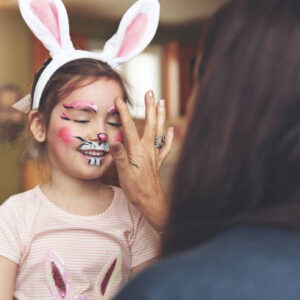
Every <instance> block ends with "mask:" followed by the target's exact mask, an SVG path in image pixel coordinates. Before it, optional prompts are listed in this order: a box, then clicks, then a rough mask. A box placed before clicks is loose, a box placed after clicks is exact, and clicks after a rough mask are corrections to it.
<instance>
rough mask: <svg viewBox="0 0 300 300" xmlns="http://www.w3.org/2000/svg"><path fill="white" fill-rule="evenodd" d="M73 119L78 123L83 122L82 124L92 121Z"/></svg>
mask: <svg viewBox="0 0 300 300" xmlns="http://www.w3.org/2000/svg"><path fill="white" fill-rule="evenodd" d="M73 121H74V122H76V123H82V124H85V123H88V122H90V120H73Z"/></svg>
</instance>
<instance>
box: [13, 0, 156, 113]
mask: <svg viewBox="0 0 300 300" xmlns="http://www.w3.org/2000/svg"><path fill="white" fill-rule="evenodd" d="M19 8H20V11H21V14H22V17H23V19H24V20H25V22H26V23H27V25H28V27H29V28H30V29H31V30H32V32H33V33H34V35H35V36H36V37H37V38H38V39H39V40H40V41H41V42H42V43H43V45H44V46H45V48H46V49H48V50H49V52H50V56H51V57H52V61H51V62H50V63H49V65H47V67H46V68H45V70H44V71H43V72H42V74H41V76H40V78H39V80H38V82H37V84H36V87H35V92H34V95H33V102H32V109H37V108H38V107H39V104H40V99H41V95H42V93H43V90H44V88H45V86H46V84H47V82H48V81H49V79H50V78H51V76H52V75H53V73H54V72H55V71H56V70H57V69H59V68H60V67H61V66H63V65H64V64H66V63H67V62H70V61H72V60H76V59H80V58H93V59H97V60H101V61H104V62H106V63H108V64H109V65H110V66H111V67H117V66H118V65H119V64H122V63H125V62H127V61H128V60H130V59H131V58H133V57H134V56H136V55H137V54H139V53H140V52H142V51H143V50H144V49H145V48H146V47H147V46H148V44H149V43H150V42H151V40H152V39H153V37H154V35H155V33H156V30H157V27H158V22H159V11H160V6H159V2H158V0H138V1H136V2H135V3H134V4H133V5H132V6H131V7H130V8H129V10H128V11H127V12H126V13H125V14H124V16H123V18H122V20H121V22H120V25H119V28H118V30H117V32H116V33H115V34H114V35H113V36H112V37H111V38H110V39H109V40H108V41H107V42H106V44H105V46H104V49H103V52H102V53H101V54H96V53H93V52H89V51H83V50H76V49H74V46H73V44H72V41H71V38H70V33H69V20H68V15H67V12H66V9H65V6H64V4H63V3H62V1H61V0H19ZM30 103H31V98H30V95H27V96H25V97H24V98H23V99H21V100H19V101H18V102H17V103H15V104H14V105H13V107H14V108H15V109H17V110H19V111H22V112H25V113H27V112H29V111H30V109H31V108H30Z"/></svg>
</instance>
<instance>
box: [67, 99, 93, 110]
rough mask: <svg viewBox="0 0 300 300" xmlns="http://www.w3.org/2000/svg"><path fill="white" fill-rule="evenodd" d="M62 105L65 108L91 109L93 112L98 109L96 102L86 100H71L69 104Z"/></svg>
mask: <svg viewBox="0 0 300 300" xmlns="http://www.w3.org/2000/svg"><path fill="white" fill-rule="evenodd" d="M63 107H64V108H66V109H76V110H91V111H93V112H95V113H96V112H97V111H98V106H97V104H94V103H93V102H91V101H87V100H79V101H73V102H72V103H70V104H64V105H63Z"/></svg>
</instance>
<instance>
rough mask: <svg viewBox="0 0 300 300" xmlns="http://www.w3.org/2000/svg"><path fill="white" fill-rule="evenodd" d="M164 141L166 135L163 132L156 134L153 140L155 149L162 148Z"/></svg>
mask: <svg viewBox="0 0 300 300" xmlns="http://www.w3.org/2000/svg"><path fill="white" fill-rule="evenodd" d="M165 141H166V136H165V135H164V134H163V135H159V136H157V137H156V138H155V142H154V147H155V149H158V150H160V149H162V147H163V146H164V144H165Z"/></svg>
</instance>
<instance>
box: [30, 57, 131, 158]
mask: <svg viewBox="0 0 300 300" xmlns="http://www.w3.org/2000/svg"><path fill="white" fill-rule="evenodd" d="M50 62H51V58H50V59H48V60H47V61H46V62H45V63H44V64H43V66H42V68H41V69H40V70H39V71H38V72H37V73H36V75H35V78H34V81H33V85H32V90H31V98H33V95H34V91H35V87H36V84H37V82H38V79H39V78H40V76H41V74H42V72H43V71H44V69H45V68H46V67H47V65H48V64H49V63H50ZM100 78H105V79H109V80H114V81H116V82H117V83H119V85H120V87H121V89H122V90H123V99H124V101H126V102H130V101H129V97H128V92H127V89H128V85H127V83H126V82H125V80H124V79H123V78H122V77H121V76H120V74H119V73H118V72H117V71H115V70H114V69H112V68H111V67H110V66H109V65H108V64H107V63H105V62H102V61H98V60H95V59H90V58H82V59H77V60H73V61H71V62H68V63H66V64H65V65H63V66H62V67H60V68H59V69H58V70H57V71H56V72H55V73H54V74H53V75H52V77H51V78H50V80H49V81H48V83H47V84H46V86H45V89H44V91H43V93H42V96H41V101H40V105H39V108H38V111H39V112H41V113H42V114H43V116H44V122H45V126H46V128H47V127H48V125H49V121H50V117H51V112H52V110H53V108H54V107H55V106H56V104H57V103H58V102H59V101H61V100H62V99H63V98H65V97H66V96H68V94H70V93H71V92H72V91H74V90H75V89H77V88H80V87H82V86H84V85H87V84H90V83H93V82H94V81H96V80H97V79H100ZM87 79H90V81H88V83H87V82H86V80H87ZM33 147H34V148H36V149H37V152H38V157H39V160H40V161H41V160H43V159H44V158H45V154H46V153H45V152H46V147H45V145H44V144H43V143H37V142H35V141H34V140H33V138H32V137H31V138H30V141H29V148H33Z"/></svg>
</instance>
